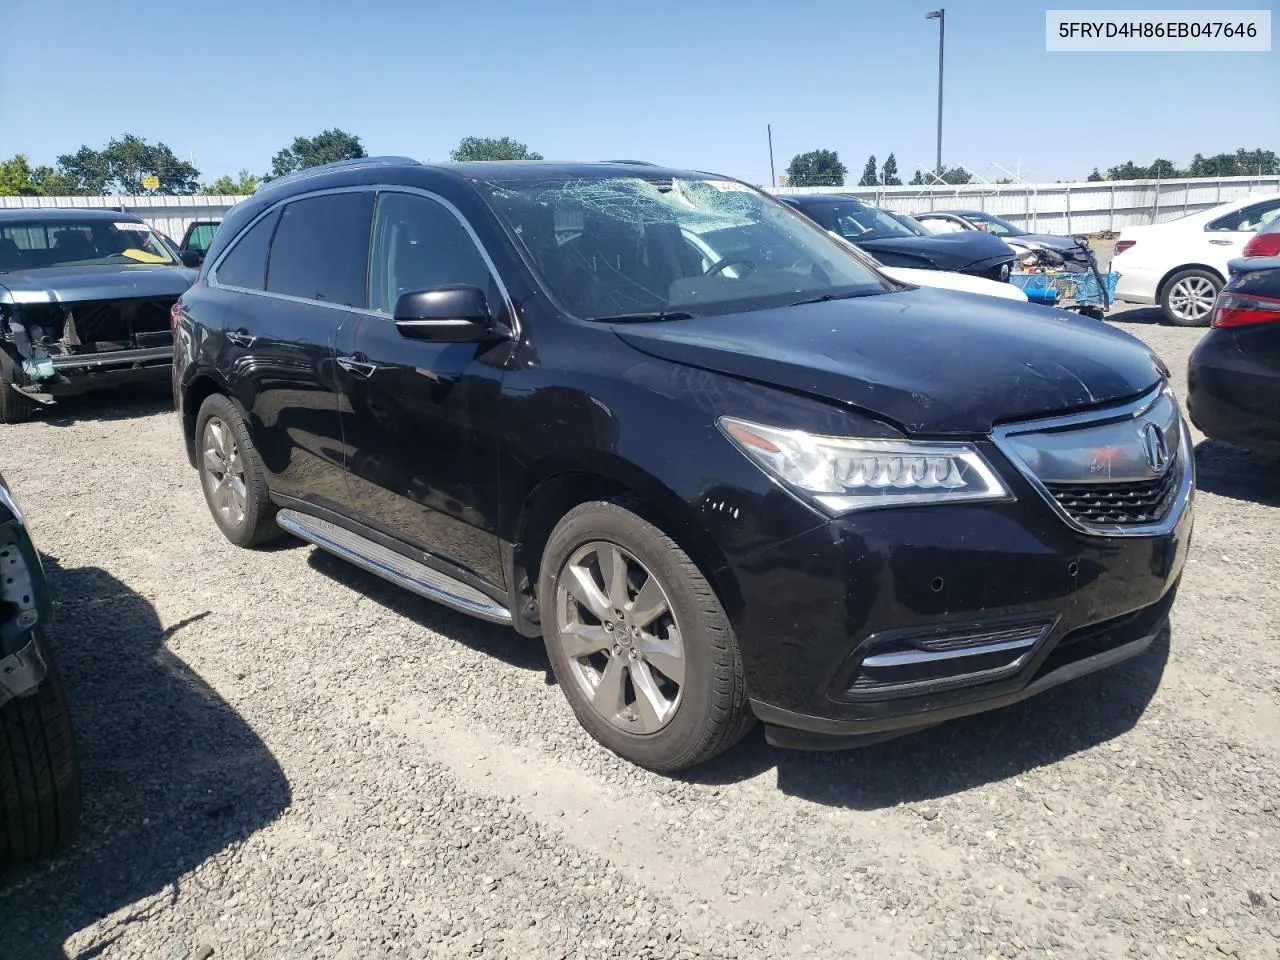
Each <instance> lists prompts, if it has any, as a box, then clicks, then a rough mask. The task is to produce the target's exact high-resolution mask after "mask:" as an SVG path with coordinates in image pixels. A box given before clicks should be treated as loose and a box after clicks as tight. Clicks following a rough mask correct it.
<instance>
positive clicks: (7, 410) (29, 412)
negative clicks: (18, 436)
mask: <svg viewBox="0 0 1280 960" xmlns="http://www.w3.org/2000/svg"><path fill="white" fill-rule="evenodd" d="M39 408H40V404H38V403H36V401H34V400H32V399H31V398H30V397H28V396H26V395H25V394H21V393H19V392H18V391H17V390H15V389H14V388H13V383H12V382H10V380H9V379H8V377H6V376H5V375H4V370H3V369H0V423H25V422H26V421H27V420H30V419H31V418H32V417H33V416H35V412H36V411H37V410H38V409H39Z"/></svg>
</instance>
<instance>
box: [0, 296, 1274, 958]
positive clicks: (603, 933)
mask: <svg viewBox="0 0 1280 960" xmlns="http://www.w3.org/2000/svg"><path fill="white" fill-rule="evenodd" d="M1115 321H1116V322H1118V323H1120V324H1121V325H1122V326H1124V327H1126V328H1127V329H1129V330H1131V331H1132V332H1134V333H1136V334H1137V335H1138V336H1141V337H1143V338H1145V339H1146V340H1147V341H1148V342H1149V343H1150V344H1151V345H1152V347H1154V348H1155V349H1156V350H1157V351H1158V352H1159V353H1160V354H1161V355H1162V356H1163V357H1164V358H1165V360H1166V361H1167V362H1168V364H1169V366H1170V367H1171V368H1173V369H1174V370H1175V371H1182V370H1184V369H1185V364H1186V357H1187V354H1188V351H1189V350H1190V349H1191V347H1192V346H1193V345H1194V343H1195V342H1196V340H1197V339H1198V337H1199V336H1200V332H1199V331H1188V330H1179V329H1171V328H1167V327H1161V326H1158V325H1156V324H1155V323H1154V322H1153V321H1154V316H1153V311H1150V310H1133V311H1127V312H1125V313H1122V314H1119V315H1117V316H1116V318H1115ZM1179 387H1180V389H1181V384H1180V385H1179ZM1197 439H1199V438H1197ZM1197 461H1198V466H1199V471H1200V484H1201V493H1200V495H1199V499H1198V522H1197V530H1196V541H1195V544H1194V546H1193V549H1192V554H1191V558H1190V561H1189V565H1188V568H1187V571H1186V574H1185V577H1184V581H1183V588H1182V594H1181V596H1180V599H1179V601H1178V603H1177V606H1176V607H1175V609H1174V613H1173V623H1172V630H1171V633H1170V635H1169V637H1168V638H1166V639H1165V640H1164V641H1163V642H1160V643H1158V644H1157V645H1156V646H1155V647H1153V648H1152V650H1150V651H1149V652H1148V653H1147V654H1146V655H1144V656H1143V657H1141V658H1138V659H1137V660H1135V661H1131V662H1130V663H1128V664H1126V665H1124V666H1122V667H1120V668H1118V669H1115V670H1113V671H1111V672H1109V673H1105V674H1102V675H1097V676H1094V677H1090V678H1086V679H1084V680H1081V681H1077V682H1076V683H1074V684H1070V685H1068V686H1067V687H1065V688H1062V689H1060V690H1057V691H1055V692H1053V693H1050V694H1048V695H1045V696H1042V697H1040V698H1038V699H1035V700H1032V701H1029V702H1026V703H1023V704H1020V705H1018V706H1016V707H1012V708H1009V709H1006V710H1004V711H1000V712H997V713H994V714H988V715H986V716H981V717H974V718H969V719H966V720H962V721H957V722H955V723H952V724H949V725H945V726H943V727H939V728H936V729H934V730H931V731H928V732H925V733H922V734H918V735H915V736H913V737H910V738H907V739H902V740H899V741H896V742H893V743H889V744H884V745H881V746H878V747H872V748H868V749H865V750H862V751H859V752H854V753H844V754H803V753H793V752H786V751H780V750H775V749H773V748H770V747H768V746H766V745H765V744H764V742H763V740H762V738H761V737H760V734H759V732H758V731H757V732H756V733H755V734H754V735H753V736H752V737H751V738H749V739H748V741H747V742H745V743H744V744H742V745H741V746H740V747H738V748H737V749H735V750H734V751H732V752H731V753H730V754H728V755H727V756H725V757H723V758H722V759H720V760H718V761H716V762H714V763H712V764H711V765H709V766H707V767H704V768H701V769H699V770H697V771H695V772H694V773H693V774H692V775H690V776H687V777H684V778H680V779H669V778H664V777H660V776H655V775H652V774H649V773H646V772H644V771H641V770H637V769H634V768H631V767H628V766H626V765H625V764H623V763H621V762H619V761H618V760H616V759H615V758H613V757H612V756H611V755H610V754H607V753H606V752H605V751H603V750H602V749H600V748H599V747H597V746H596V745H595V744H594V743H593V742H592V741H591V740H589V739H588V737H587V736H586V735H585V734H584V733H583V732H582V731H581V730H580V729H579V727H578V725H577V723H576V722H575V721H574V719H573V717H572V715H571V713H570V711H569V709H568V706H567V704H566V703H565V702H564V700H563V698H562V697H561V695H560V692H559V691H558V690H557V689H555V687H554V685H553V683H552V682H551V680H550V678H549V675H548V668H547V661H546V658H545V655H544V653H543V651H542V649H541V647H540V645H539V644H537V643H533V642H529V641H524V640H521V639H520V638H519V637H517V636H516V635H515V634H514V633H512V632H509V631H507V630H504V629H501V628H498V627H493V626H489V625H486V624H483V623H479V622H477V621H473V620H470V619H468V618H466V617H464V616H461V615H456V614H454V613H451V612H450V611H447V610H445V609H443V608H441V607H438V606H435V605H432V604H431V603H428V602H426V601H420V600H418V599H417V598H415V597H412V596H410V595H408V594H405V593H402V592H399V591H397V590H396V589H395V588H393V587H390V586H387V585H385V584H383V583H382V582H381V581H378V580H376V579H374V578H371V577H369V576H366V575H365V574H363V573H361V572H359V571H357V570H355V569H353V568H350V567H348V566H346V565H344V564H342V563H341V562H339V561H337V560H333V559H331V558H329V557H327V556H325V555H324V554H321V553H319V552H318V551H316V550H314V549H312V548H310V547H308V546H304V545H302V544H300V543H286V544H284V545H282V546H281V547H279V548H277V549H273V550H270V551H265V552H248V551H242V550H237V549H235V548H234V547H231V546H230V545H228V544H227V543H226V542H224V541H223V539H222V538H221V536H219V535H218V533H217V531H216V529H215V528H214V525H213V523H212V521H211V520H210V519H209V517H208V514H207V512H206V509H205V506H204V502H203V500H202V498H201V495H200V491H199V486H198V484H197V480H196V476H195V473H194V472H193V471H192V470H191V469H190V468H189V467H188V466H187V465H186V463H185V461H184V458H183V456H182V453H181V449H180V441H179V434H178V427H177V424H176V422H175V419H174V417H173V415H172V413H171V412H170V411H169V410H168V408H167V406H166V404H165V402H164V401H163V399H160V398H157V397H155V396H153V395H145V394H141V395H133V396H122V397H118V398H116V397H109V398H105V399H104V398H92V399H90V398H86V399H84V400H82V401H79V402H76V403H74V404H70V405H68V406H66V407H64V408H63V409H62V410H61V411H60V413H59V415H58V416H57V417H55V418H51V419H46V420H44V421H43V422H38V423H32V424H26V425H23V426H19V427H10V428H7V429H5V431H4V435H3V470H4V473H5V476H6V477H7V478H8V479H9V481H10V482H11V483H12V484H13V486H14V487H15V489H16V490H17V492H18V495H19V497H20V499H21V500H22V502H23V503H24V505H25V506H26V508H27V511H28V514H29V516H30V521H31V525H32V527H33V530H34V533H35V536H36V539H37V542H38V543H39V544H40V546H41V547H42V549H43V550H44V551H45V552H46V554H47V557H48V559H47V566H48V570H49V573H50V578H51V580H52V585H53V589H54V592H55V596H56V597H57V599H58V609H57V614H58V618H57V624H56V629H55V631H54V634H53V644H54V646H55V649H56V651H57V654H58V656H59V658H60V660H61V663H62V667H63V672H64V675H65V678H66V681H67V684H68V686H69V688H70V693H71V697H72V700H73V703H74V707H75V714H76V720H77V725H78V731H79V738H80V743H81V750H82V755H83V764H84V769H85V796H86V801H85V804H86V806H85V814H84V823H83V829H82V835H81V838H80V840H79V842H78V843H77V844H76V845H75V846H74V847H73V848H72V849H71V850H70V851H68V852H67V853H66V854H65V855H63V856H62V857H60V858H58V859H56V860H55V861H53V862H51V863H46V864H43V865H41V866H40V867H38V868H36V869H33V870H26V871H23V872H19V873H16V874H10V875H7V876H3V877H0V957H3V958H5V960H10V958H14V960H16V958H28V957H32V958H45V957H62V956H67V957H85V958H88V957H108V958H112V957H147V958H160V960H165V958H173V960H179V958H200V960H205V958H209V957H213V958H215V960H222V958H243V957H264V958H293V957H299V958H301V957H340V958H353V960H354V958H372V957H459V956H483V957H627V958H631V957H801V956H812V957H852V956H856V957H858V958H870V960H874V958H882V957H883V958H904V957H908V958H909V957H944V956H945V957H957V958H988V957H1010V958H1013V957H1049V956H1056V957H1069V958H1092V957H1097V958H1117V957H1205V956H1222V955H1226V956H1239V957H1242V958H1263V957H1267V958H1275V957H1277V956H1280V812H1278V809H1277V808H1278V807H1280V774H1278V770H1280V764H1278V763H1277V758H1278V757H1280V707H1278V706H1277V704H1278V702H1280V626H1277V624H1278V623H1280V589H1278V588H1277V584H1276V579H1275V571H1276V570H1277V569H1280V563H1278V560H1280V556H1278V553H1280V510H1277V509H1276V508H1277V507H1278V506H1280V493H1278V492H1277V485H1276V476H1277V469H1278V468H1277V466H1276V464H1274V463H1272V462H1269V461H1266V460H1264V459H1262V458H1259V457H1255V456H1252V455H1250V454H1247V453H1243V452H1240V451H1236V450H1233V449H1231V448H1228V447H1224V446H1221V445H1218V444H1213V443H1203V444H1201V446H1200V447H1199V449H1198V451H1197Z"/></svg>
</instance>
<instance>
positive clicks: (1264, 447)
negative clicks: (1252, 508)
mask: <svg viewBox="0 0 1280 960" xmlns="http://www.w3.org/2000/svg"><path fill="white" fill-rule="evenodd" d="M1261 337H1267V338H1269V339H1274V334H1273V333H1272V332H1271V331H1270V330H1268V329H1262V328H1252V329H1251V328H1249V327H1242V328H1240V329H1230V328H1220V329H1214V330H1210V331H1209V333H1207V334H1206V335H1205V337H1204V339H1202V340H1201V341H1200V343H1199V345H1198V346H1197V347H1196V349H1195V350H1194V351H1193V352H1192V354H1191V359H1190V361H1189V363H1188V364H1187V412H1188V413H1189V414H1190V416H1191V422H1192V423H1194V424H1195V425H1196V427H1198V428H1199V429H1200V431H1201V432H1202V433H1203V434H1204V435H1205V436H1207V437H1209V438H1211V439H1213V440H1222V441H1225V442H1227V443H1234V444H1238V445H1240V446H1242V447H1247V448H1249V449H1251V450H1256V451H1258V452H1260V453H1266V454H1270V455H1273V456H1280V373H1278V372H1277V367H1276V363H1275V360H1274V359H1270V360H1260V359H1258V356H1259V351H1258V350H1255V349H1253V348H1252V346H1251V344H1250V341H1251V340H1254V339H1257V338H1261ZM1273 350H1274V348H1268V347H1265V346H1264V347H1263V349H1262V352H1261V355H1262V356H1268V355H1269V354H1270V353H1271V352H1273Z"/></svg>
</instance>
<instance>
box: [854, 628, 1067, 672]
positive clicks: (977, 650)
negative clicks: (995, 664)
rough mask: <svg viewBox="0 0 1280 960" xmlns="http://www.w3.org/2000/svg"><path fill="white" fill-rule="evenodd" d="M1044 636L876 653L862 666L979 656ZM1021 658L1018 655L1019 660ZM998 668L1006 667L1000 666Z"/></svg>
mask: <svg viewBox="0 0 1280 960" xmlns="http://www.w3.org/2000/svg"><path fill="white" fill-rule="evenodd" d="M1043 636H1044V631H1043V630H1041V631H1039V632H1038V633H1037V634H1036V635H1035V636H1034V637H1025V638H1023V639H1021V640H1002V641H1001V642H999V643H984V644H979V645H977V646H973V647H955V648H953V649H950V650H901V651H898V652H896V653H876V654H872V655H871V656H869V657H866V658H865V659H864V660H863V661H862V664H861V666H863V667H873V668H874V667H901V666H906V665H908V664H913V663H934V662H936V661H939V660H957V659H959V658H961V657H980V656H982V655H983V654H987V653H1002V652H1003V651H1005V650H1018V649H1021V648H1023V647H1033V646H1035V645H1036V642H1037V641H1038V640H1039V639H1040V638H1041V637H1043ZM1022 659H1023V658H1021V657H1019V661H1021V660H1022ZM999 669H1007V668H1006V667H1001V668H999Z"/></svg>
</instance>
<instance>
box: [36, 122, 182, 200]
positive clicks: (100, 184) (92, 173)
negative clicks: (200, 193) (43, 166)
mask: <svg viewBox="0 0 1280 960" xmlns="http://www.w3.org/2000/svg"><path fill="white" fill-rule="evenodd" d="M54 176H55V177H58V178H62V180H63V182H64V183H65V184H66V185H68V186H72V187H74V192H75V193H82V194H106V193H126V194H140V193H145V192H153V191H147V190H145V189H144V188H143V186H142V178H143V177H147V176H151V177H157V178H159V180H160V186H159V188H157V190H155V191H154V192H156V193H173V194H190V193H195V192H196V190H197V187H198V178H199V176H200V171H199V170H197V169H196V167H195V165H194V164H191V163H187V162H186V161H184V160H179V159H178V158H177V157H176V156H175V155H174V152H173V151H172V150H171V149H170V148H169V147H168V146H166V145H165V144H163V143H155V144H151V143H147V141H146V139H144V138H143V137H137V136H134V135H133V134H131V133H126V134H125V135H124V136H123V137H113V138H112V139H111V140H109V141H107V145H106V146H105V147H103V148H102V149H101V150H94V149H92V148H91V147H88V146H82V147H81V148H80V149H79V150H77V151H76V152H75V153H66V154H63V155H62V156H60V157H58V169H57V171H56V174H54Z"/></svg>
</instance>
